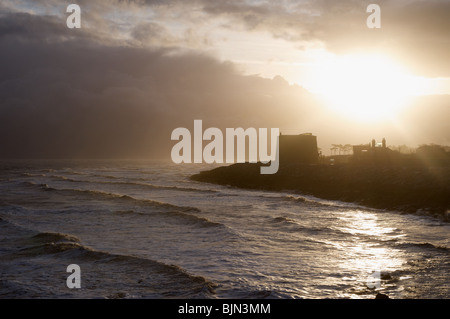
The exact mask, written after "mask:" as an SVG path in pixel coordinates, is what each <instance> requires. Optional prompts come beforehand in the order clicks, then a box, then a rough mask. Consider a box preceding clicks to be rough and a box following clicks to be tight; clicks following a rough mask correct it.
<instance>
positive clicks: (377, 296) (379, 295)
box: [375, 293, 389, 299]
mask: <svg viewBox="0 0 450 319" xmlns="http://www.w3.org/2000/svg"><path fill="white" fill-rule="evenodd" d="M375 299H389V296H388V295H385V294H382V293H377V295H376V297H375Z"/></svg>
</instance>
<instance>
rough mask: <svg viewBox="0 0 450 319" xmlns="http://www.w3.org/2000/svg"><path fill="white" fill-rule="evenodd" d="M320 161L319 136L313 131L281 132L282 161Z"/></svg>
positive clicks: (312, 162) (309, 162) (306, 162)
mask: <svg viewBox="0 0 450 319" xmlns="http://www.w3.org/2000/svg"><path fill="white" fill-rule="evenodd" d="M318 161H319V152H318V148H317V137H316V136H314V135H312V134H311V133H305V134H299V135H283V134H280V163H305V164H314V163H317V162H318Z"/></svg>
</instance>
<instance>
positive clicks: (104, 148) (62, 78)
mask: <svg viewBox="0 0 450 319" xmlns="http://www.w3.org/2000/svg"><path fill="white" fill-rule="evenodd" d="M71 3H76V4H78V5H79V6H80V8H81V28H79V29H69V28H68V27H67V25H66V20H67V18H68V16H69V15H70V13H67V12H66V8H67V6H68V5H69V4H71ZM370 3H376V4H378V5H379V7H380V9H381V11H380V12H381V15H380V21H381V28H376V29H371V28H368V27H367V23H366V21H367V18H368V17H369V16H370V14H371V13H368V12H366V9H367V6H368V5H369V4H370ZM449 34H450V1H449V0H445V1H444V0H409V1H406V0H379V1H364V0H342V1H335V0H298V1H287V0H286V1H256V0H254V1H250V0H246V1H245V0H234V1H233V0H223V1H211V0H183V1H181V0H167V1H162V0H136V1H133V0H128V1H125V0H98V1H88V0H78V1H75V0H70V1H60V0H33V1H31V0H14V1H12V0H3V1H2V2H1V3H0V70H1V72H0V139H1V141H0V157H66V158H72V157H102V158H105V157H106V158H112V157H120V158H169V157H170V150H171V148H172V146H173V145H174V142H173V141H171V139H170V136H171V132H172V131H173V130H174V129H175V128H177V127H186V128H189V129H190V130H192V131H193V123H194V120H196V119H201V120H203V127H204V128H207V127H218V128H221V129H223V130H224V129H225V128H227V127H231V128H237V127H243V128H249V127H254V128H275V127H276V128H280V131H281V132H282V133H283V134H300V133H313V134H314V135H316V136H317V139H318V143H319V147H320V148H321V149H322V152H323V153H324V154H328V153H329V152H330V148H331V144H366V143H368V142H370V140H371V139H372V138H374V139H377V140H381V139H382V138H386V140H387V144H388V145H403V144H405V145H408V146H411V147H416V146H418V145H420V144H429V143H436V144H442V145H450V126H449V125H448V119H449V118H450V59H449V58H448V57H449V56H450V37H449Z"/></svg>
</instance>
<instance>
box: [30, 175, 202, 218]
mask: <svg viewBox="0 0 450 319" xmlns="http://www.w3.org/2000/svg"><path fill="white" fill-rule="evenodd" d="M23 184H24V185H27V186H30V187H34V188H38V189H41V190H44V191H54V192H57V193H59V194H69V195H86V196H89V197H93V198H97V199H102V200H116V201H123V202H130V203H134V204H136V205H140V206H152V207H160V208H165V209H168V210H176V211H195V212H199V211H200V210H199V209H198V208H196V207H190V206H177V205H173V204H169V203H165V202H159V201H155V200H151V199H138V198H134V197H131V196H129V195H121V194H115V193H107V192H103V191H98V190H89V189H74V188H62V189H59V188H54V187H50V186H49V185H48V184H36V183H33V182H23Z"/></svg>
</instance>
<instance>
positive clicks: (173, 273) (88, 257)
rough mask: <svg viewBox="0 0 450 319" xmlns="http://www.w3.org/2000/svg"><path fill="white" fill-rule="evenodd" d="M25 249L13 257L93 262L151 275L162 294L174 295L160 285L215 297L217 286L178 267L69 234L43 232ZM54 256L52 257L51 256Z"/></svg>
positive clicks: (127, 271) (174, 291) (170, 289)
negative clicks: (91, 244) (91, 243)
mask: <svg viewBox="0 0 450 319" xmlns="http://www.w3.org/2000/svg"><path fill="white" fill-rule="evenodd" d="M26 243H27V245H26V247H24V248H21V249H20V250H19V251H18V252H17V253H16V254H15V255H16V257H27V258H29V257H37V256H42V257H43V256H45V255H54V257H56V256H58V257H59V258H62V259H70V260H75V261H77V263H79V264H86V263H95V264H102V265H104V266H107V265H108V266H110V267H113V269H120V271H121V272H125V273H132V274H136V273H141V274H146V275H147V276H151V280H152V281H151V283H150V284H154V283H155V282H156V283H160V284H159V287H160V289H165V290H166V291H165V292H164V294H165V295H169V296H170V295H173V296H176V295H178V294H179V292H178V291H177V290H176V287H169V286H168V285H167V284H161V283H164V282H167V283H170V284H171V285H175V286H177V287H182V288H183V289H185V290H186V288H188V294H193V293H195V294H198V293H202V295H203V296H204V295H205V294H206V295H210V294H215V291H214V289H215V288H216V287H217V284H215V283H214V282H212V281H210V280H208V279H206V278H205V277H202V276H197V275H192V274H190V273H188V272H187V271H186V270H185V269H183V268H182V267H180V266H178V265H168V264H165V263H162V262H159V261H156V260H151V259H147V258H143V257H139V256H132V255H119V254H114V253H109V252H104V251H98V250H94V249H92V248H90V247H87V246H84V245H82V244H81V242H80V240H79V239H78V238H77V237H76V236H74V235H70V234H62V233H51V232H43V233H38V234H35V235H33V236H31V237H28V238H26ZM55 255H56V256H55Z"/></svg>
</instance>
